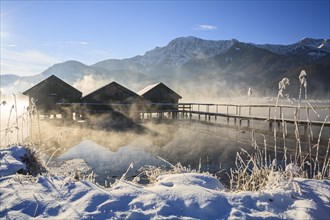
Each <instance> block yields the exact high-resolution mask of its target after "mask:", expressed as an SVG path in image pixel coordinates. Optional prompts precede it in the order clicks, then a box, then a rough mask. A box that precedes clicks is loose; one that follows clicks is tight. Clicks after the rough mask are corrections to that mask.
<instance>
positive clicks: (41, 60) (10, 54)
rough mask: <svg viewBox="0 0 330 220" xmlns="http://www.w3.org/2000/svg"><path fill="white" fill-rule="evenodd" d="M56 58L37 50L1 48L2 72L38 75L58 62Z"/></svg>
mask: <svg viewBox="0 0 330 220" xmlns="http://www.w3.org/2000/svg"><path fill="white" fill-rule="evenodd" d="M58 62H59V60H57V59H56V58H54V57H52V56H50V55H48V54H45V53H42V52H40V51H36V50H22V51H13V50H8V49H6V48H4V47H3V48H1V69H0V71H1V72H0V73H1V74H16V75H19V76H29V75H36V74H39V73H41V72H42V71H44V70H45V69H47V68H48V67H49V66H51V65H54V64H55V63H58Z"/></svg>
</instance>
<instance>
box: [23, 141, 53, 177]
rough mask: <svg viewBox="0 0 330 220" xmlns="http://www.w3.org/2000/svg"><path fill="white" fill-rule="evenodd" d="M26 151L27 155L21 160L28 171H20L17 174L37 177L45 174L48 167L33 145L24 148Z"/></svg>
mask: <svg viewBox="0 0 330 220" xmlns="http://www.w3.org/2000/svg"><path fill="white" fill-rule="evenodd" d="M23 147H24V148H25V150H26V154H25V155H24V156H23V157H22V158H21V159H22V162H23V163H24V164H25V166H26V169H24V170H19V171H18V172H17V173H20V174H29V175H32V176H37V175H38V174H42V173H45V172H46V171H47V170H46V167H45V164H44V162H43V160H42V159H41V158H40V156H39V155H38V153H37V152H36V150H35V147H34V146H33V145H26V146H23Z"/></svg>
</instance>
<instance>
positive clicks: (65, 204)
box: [0, 147, 330, 219]
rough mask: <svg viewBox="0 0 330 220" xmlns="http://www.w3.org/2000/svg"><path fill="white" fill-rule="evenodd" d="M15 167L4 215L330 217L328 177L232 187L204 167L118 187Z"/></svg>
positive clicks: (2, 180)
mask: <svg viewBox="0 0 330 220" xmlns="http://www.w3.org/2000/svg"><path fill="white" fill-rule="evenodd" d="M17 149H20V148H19V147H17V148H8V149H5V150H1V151H0V152H1V155H5V154H6V155H17V154H18V153H17V154H16V153H13V152H17ZM5 152H12V153H5ZM6 158H7V159H6V160H8V158H9V157H6ZM13 158H14V157H13ZM0 162H1V165H2V164H4V163H5V157H4V156H1V159H0ZM7 162H8V163H7V167H10V165H8V164H9V163H10V162H13V163H16V162H17V161H16V160H15V159H11V160H10V161H7ZM7 170H10V168H8V169H7ZM13 170H14V169H13ZM13 170H12V172H8V176H7V175H6V176H3V177H0V218H8V219H27V218H30V217H35V218H49V219H250V218H273V219H281V218H284V219H329V218H330V181H328V180H323V181H318V180H309V179H300V178H297V179H295V180H294V183H295V184H292V185H291V187H286V188H276V189H270V190H266V191H263V192H240V193H230V192H228V191H226V190H225V188H224V187H223V186H222V185H221V183H220V182H219V181H218V180H217V179H216V178H214V177H212V176H209V175H205V174H198V173H184V174H167V175H161V176H159V177H158V179H157V181H156V182H155V183H153V184H150V185H138V184H134V183H132V182H128V181H119V182H117V183H115V184H114V185H113V187H112V188H103V187H100V186H99V185H95V184H93V183H90V182H88V181H72V180H71V179H69V178H65V177H58V176H53V175H50V174H48V175H47V176H38V177H34V178H33V177H31V176H24V175H10V174H12V173H13ZM294 186H298V188H295V187H294Z"/></svg>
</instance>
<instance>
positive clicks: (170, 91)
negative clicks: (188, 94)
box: [137, 82, 182, 99]
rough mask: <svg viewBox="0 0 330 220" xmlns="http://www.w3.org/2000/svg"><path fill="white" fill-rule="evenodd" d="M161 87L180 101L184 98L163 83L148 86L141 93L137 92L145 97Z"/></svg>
mask: <svg viewBox="0 0 330 220" xmlns="http://www.w3.org/2000/svg"><path fill="white" fill-rule="evenodd" d="M159 87H162V88H164V89H165V90H167V91H168V92H169V93H171V94H173V95H174V96H176V97H177V98H178V99H181V98H182V97H181V96H180V95H179V94H177V93H176V92H174V91H173V90H172V89H170V88H169V87H167V86H166V85H165V84H163V83H161V82H160V83H156V84H152V85H149V86H146V87H145V88H143V89H141V90H140V91H139V92H137V94H139V95H140V96H142V97H143V96H144V95H147V94H148V93H149V92H151V91H152V90H154V89H157V88H159Z"/></svg>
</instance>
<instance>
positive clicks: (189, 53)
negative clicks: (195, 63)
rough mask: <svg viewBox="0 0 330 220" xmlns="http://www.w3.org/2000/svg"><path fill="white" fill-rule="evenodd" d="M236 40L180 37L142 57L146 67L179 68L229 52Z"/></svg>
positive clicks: (142, 62)
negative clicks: (192, 61)
mask: <svg viewBox="0 0 330 220" xmlns="http://www.w3.org/2000/svg"><path fill="white" fill-rule="evenodd" d="M234 43H235V40H219V41H214V40H203V39H200V38H197V37H192V36H189V37H180V38H176V39H174V40H172V41H171V42H169V43H168V45H166V46H165V47H156V48H155V49H153V50H151V51H148V52H146V53H145V55H144V56H142V57H140V59H139V60H138V62H139V63H141V64H144V65H156V64H161V63H162V64H168V65H170V66H177V65H181V64H184V63H187V62H188V61H189V60H191V59H198V58H208V57H213V56H215V55H218V54H221V53H224V52H226V51H227V50H229V49H230V48H231V47H232V46H233V45H234Z"/></svg>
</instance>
